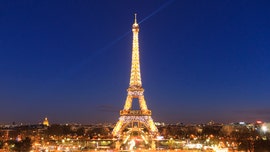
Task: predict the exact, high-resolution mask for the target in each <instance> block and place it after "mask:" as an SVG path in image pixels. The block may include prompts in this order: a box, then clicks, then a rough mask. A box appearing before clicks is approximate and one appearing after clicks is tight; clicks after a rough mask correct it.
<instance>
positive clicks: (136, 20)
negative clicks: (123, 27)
mask: <svg viewBox="0 0 270 152" xmlns="http://www.w3.org/2000/svg"><path fill="white" fill-rule="evenodd" d="M134 16H135V21H134V23H135V24H137V14H136V13H135V14H134Z"/></svg>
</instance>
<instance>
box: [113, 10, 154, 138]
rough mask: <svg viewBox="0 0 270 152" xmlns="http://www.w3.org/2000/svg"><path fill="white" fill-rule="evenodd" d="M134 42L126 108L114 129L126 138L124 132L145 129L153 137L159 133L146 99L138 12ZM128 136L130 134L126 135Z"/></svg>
mask: <svg viewBox="0 0 270 152" xmlns="http://www.w3.org/2000/svg"><path fill="white" fill-rule="evenodd" d="M132 32H133V43H132V62H131V74H130V82H129V87H128V89H127V98H126V102H125V106H124V109H123V110H121V111H120V118H119V120H118V122H117V124H116V126H115V127H114V129H113V132H112V134H113V136H115V137H119V138H121V136H122V138H124V137H123V132H124V131H126V133H128V132H131V131H136V132H141V133H144V130H143V128H144V129H146V130H147V131H148V136H151V137H152V138H153V137H155V135H157V133H158V129H157V127H156V126H155V124H154V122H153V119H152V117H151V115H152V113H151V110H148V108H147V105H146V102H145V99H144V94H143V92H144V89H143V87H142V81H141V72H140V56H139V41H138V35H139V24H138V23H137V19H136V14H135V21H134V24H133V25H132ZM133 99H138V101H139V105H140V110H132V109H131V108H132V101H133ZM126 136H128V135H126Z"/></svg>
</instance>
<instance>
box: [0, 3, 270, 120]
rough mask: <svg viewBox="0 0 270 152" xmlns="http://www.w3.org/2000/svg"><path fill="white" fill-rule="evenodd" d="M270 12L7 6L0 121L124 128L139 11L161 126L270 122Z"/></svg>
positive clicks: (245, 7)
mask: <svg viewBox="0 0 270 152" xmlns="http://www.w3.org/2000/svg"><path fill="white" fill-rule="evenodd" d="M267 4H269V2H268V1H259V2H258V1H256V2H255V1H254V2H246V1H237V2H235V1H219V2H216V1H208V2H201V1H174V0H170V1H165V0H164V1H156V0H150V1H147V2H145V1H129V2H126V1H116V2H111V1H71V0H68V1H62V0H60V1H57V2H55V1H50V0H49V1H31V0H29V1H23V2H21V1H16V2H10V1H8V0H5V1H1V2H0V10H1V16H0V21H1V26H2V27H1V29H0V71H1V74H0V101H1V103H2V105H1V110H0V115H1V117H0V123H12V122H17V123H20V122H23V123H35V122H41V121H43V119H44V117H48V119H49V120H50V122H51V123H65V122H75V123H83V124H90V123H95V122H112V123H114V122H117V120H118V116H119V111H120V110H121V109H122V108H123V105H124V103H125V97H126V89H127V88H128V84H129V77H130V75H129V74H130V66H131V50H132V32H131V26H132V24H133V15H134V13H137V14H138V16H137V19H138V23H139V24H140V35H139V44H140V58H141V74H142V76H141V77H142V85H143V87H144V89H145V93H144V95H145V98H146V100H147V105H148V107H149V109H151V110H152V117H153V119H154V120H155V121H161V122H168V123H169V122H183V123H205V122H208V121H211V120H213V121H215V122H224V123H227V122H236V121H249V122H254V121H256V120H262V121H270V115H269V114H270V110H269V109H270V108H269V107H270V102H269V101H270V95H269V90H270V61H269V57H270V51H269V49H270V46H269V40H270V29H269V28H268V27H269V17H270V13H269V11H268V7H267V6H269V5H267ZM134 104H135V102H134Z"/></svg>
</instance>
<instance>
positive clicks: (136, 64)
mask: <svg viewBox="0 0 270 152" xmlns="http://www.w3.org/2000/svg"><path fill="white" fill-rule="evenodd" d="M132 32H133V41H132V61H131V74H130V82H129V87H134V86H137V87H141V86H142V80H141V71H140V54H139V24H138V23H137V14H135V19H134V24H133V25H132Z"/></svg>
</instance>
